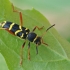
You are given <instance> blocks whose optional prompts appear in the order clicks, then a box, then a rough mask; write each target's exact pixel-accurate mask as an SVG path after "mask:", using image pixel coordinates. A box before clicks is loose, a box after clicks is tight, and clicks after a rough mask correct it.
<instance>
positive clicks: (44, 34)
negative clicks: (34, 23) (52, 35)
mask: <svg viewBox="0 0 70 70" xmlns="http://www.w3.org/2000/svg"><path fill="white" fill-rule="evenodd" d="M53 26H55V24H53V25H51V26H50V27H48V28H47V29H46V32H47V31H48V30H49V29H50V28H52V27H53ZM46 32H44V33H43V34H42V36H41V37H43V36H44V35H45V34H46Z"/></svg>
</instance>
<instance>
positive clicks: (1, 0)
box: [0, 0, 70, 70]
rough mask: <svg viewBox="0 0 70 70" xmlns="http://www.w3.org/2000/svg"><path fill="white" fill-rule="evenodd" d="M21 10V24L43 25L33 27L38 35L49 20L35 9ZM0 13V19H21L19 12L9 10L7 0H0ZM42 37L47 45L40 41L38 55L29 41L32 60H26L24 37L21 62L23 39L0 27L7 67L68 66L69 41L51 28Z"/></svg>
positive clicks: (55, 69)
mask: <svg viewBox="0 0 70 70" xmlns="http://www.w3.org/2000/svg"><path fill="white" fill-rule="evenodd" d="M15 9H18V8H15ZM18 10H20V9H18ZM20 11H22V13H23V21H24V23H23V26H24V27H27V28H29V29H30V30H32V29H33V27H34V26H39V27H42V26H44V29H42V30H40V31H39V30H36V31H35V32H36V33H37V34H38V35H40V36H41V35H42V34H43V33H44V32H45V30H46V28H48V27H49V26H50V23H49V22H48V20H47V19H46V18H45V17H44V16H43V15H42V14H41V13H40V12H38V11H37V10H35V9H32V10H20ZM0 17H1V18H0V22H2V21H4V20H6V21H12V22H15V23H17V24H19V23H20V21H19V14H18V13H14V12H13V11H12V6H11V3H10V2H9V0H6V1H5V0H0ZM43 40H44V41H45V43H47V44H48V45H49V46H45V45H40V46H39V47H38V51H39V54H38V55H36V45H35V44H34V43H31V47H30V53H31V55H30V57H31V60H28V41H27V43H26V45H25V47H24V49H23V64H22V66H20V63H19V62H20V50H21V46H22V44H23V42H24V40H21V39H19V38H18V37H16V36H13V35H11V34H9V33H8V32H7V31H5V30H0V52H1V54H2V55H3V57H4V58H5V60H6V63H7V66H8V68H9V70H69V69H70V49H69V47H70V43H68V42H67V41H66V40H65V39H63V38H62V37H61V36H60V35H59V34H58V32H57V31H56V30H55V29H54V28H52V29H50V30H49V31H48V32H47V33H46V34H45V35H44V36H43Z"/></svg>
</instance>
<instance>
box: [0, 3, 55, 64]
mask: <svg viewBox="0 0 70 70" xmlns="http://www.w3.org/2000/svg"><path fill="white" fill-rule="evenodd" d="M12 9H13V12H17V13H19V16H20V25H18V24H16V23H13V22H10V21H4V22H1V23H0V26H1V27H2V28H0V29H4V30H6V31H8V32H9V33H11V34H13V35H15V36H18V37H20V38H21V39H24V40H25V41H24V43H23V45H22V50H23V48H24V46H25V43H26V39H28V40H29V43H28V59H29V60H30V42H34V43H35V44H36V53H37V54H38V45H41V44H44V45H47V46H48V44H46V43H45V42H44V41H43V39H42V37H43V35H44V34H45V33H46V31H48V30H49V29H50V28H52V27H53V26H54V25H55V24H54V25H52V26H50V27H49V28H47V30H46V31H45V32H44V34H43V35H42V36H38V35H37V34H36V33H34V31H35V29H36V28H37V29H38V30H41V29H42V28H43V27H44V26H42V27H41V28H39V27H38V26H35V27H34V28H33V30H32V31H31V32H30V30H29V29H28V28H26V27H23V20H22V13H21V12H20V11H17V10H15V9H14V6H13V4H12ZM22 50H21V55H20V57H21V59H20V64H22V56H23V55H22Z"/></svg>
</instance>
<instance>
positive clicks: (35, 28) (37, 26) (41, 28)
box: [32, 26, 44, 32]
mask: <svg viewBox="0 0 70 70" xmlns="http://www.w3.org/2000/svg"><path fill="white" fill-rule="evenodd" d="M43 27H44V26H42V27H41V28H39V27H38V26H35V27H34V28H33V30H32V32H34V31H35V30H36V28H37V29H38V30H41V29H43Z"/></svg>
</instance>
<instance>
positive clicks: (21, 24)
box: [12, 4, 23, 27]
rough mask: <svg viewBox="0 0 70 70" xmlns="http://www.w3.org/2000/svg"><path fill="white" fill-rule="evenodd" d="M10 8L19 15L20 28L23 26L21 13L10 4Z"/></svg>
mask: <svg viewBox="0 0 70 70" xmlns="http://www.w3.org/2000/svg"><path fill="white" fill-rule="evenodd" d="M12 8H13V12H17V13H19V16H20V26H21V27H22V26H23V19H22V13H21V12H20V11H18V10H15V9H14V6H13V4H12Z"/></svg>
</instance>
